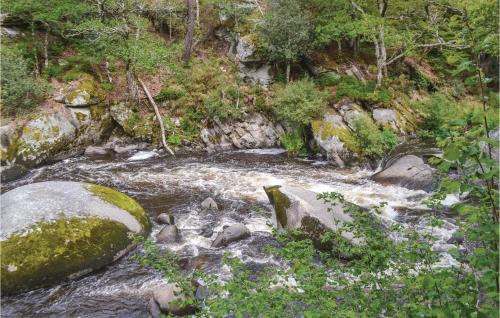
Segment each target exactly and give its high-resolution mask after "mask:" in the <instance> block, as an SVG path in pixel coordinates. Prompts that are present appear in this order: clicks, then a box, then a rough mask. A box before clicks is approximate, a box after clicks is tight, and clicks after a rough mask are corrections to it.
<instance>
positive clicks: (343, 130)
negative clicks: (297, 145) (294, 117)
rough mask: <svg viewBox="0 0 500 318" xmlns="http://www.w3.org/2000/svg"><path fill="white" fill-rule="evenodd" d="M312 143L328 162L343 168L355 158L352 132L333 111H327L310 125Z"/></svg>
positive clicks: (354, 143)
mask: <svg viewBox="0 0 500 318" xmlns="http://www.w3.org/2000/svg"><path fill="white" fill-rule="evenodd" d="M311 126H312V131H313V136H314V141H315V142H316V144H317V145H318V146H319V148H320V150H321V152H322V153H324V154H325V155H326V156H327V158H328V160H331V161H332V162H334V163H335V164H336V165H337V166H339V167H341V168H343V167H344V166H345V165H346V164H347V163H349V162H350V161H353V160H354V159H355V158H356V151H357V150H358V149H356V142H355V139H354V138H355V137H354V135H353V133H352V130H351V129H350V128H349V127H348V126H347V125H346V124H345V123H344V121H343V119H342V116H340V115H339V114H338V113H337V112H336V111H335V110H333V109H329V110H327V111H326V112H325V113H324V115H323V118H322V119H321V120H316V121H314V122H313V123H312V125H311Z"/></svg>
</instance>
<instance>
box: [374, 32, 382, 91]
mask: <svg viewBox="0 0 500 318" xmlns="http://www.w3.org/2000/svg"><path fill="white" fill-rule="evenodd" d="M373 44H374V45H375V57H376V58H377V87H379V86H380V85H382V81H383V79H384V74H383V68H384V62H383V60H382V57H381V52H380V43H379V41H378V38H377V37H373Z"/></svg>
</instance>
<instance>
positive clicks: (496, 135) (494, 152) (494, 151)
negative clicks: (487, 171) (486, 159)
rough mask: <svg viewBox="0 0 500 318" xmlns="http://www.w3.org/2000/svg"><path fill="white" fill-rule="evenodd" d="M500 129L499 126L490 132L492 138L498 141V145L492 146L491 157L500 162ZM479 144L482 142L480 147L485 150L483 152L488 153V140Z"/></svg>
mask: <svg viewBox="0 0 500 318" xmlns="http://www.w3.org/2000/svg"><path fill="white" fill-rule="evenodd" d="M499 131H500V127H497V128H496V129H494V130H491V131H490V132H489V136H490V139H493V140H496V141H497V143H496V145H497V147H494V146H491V158H492V159H493V160H495V161H496V162H499V155H500V153H499V147H498V143H499V141H500V139H499ZM479 144H480V147H481V150H482V151H483V153H485V154H488V151H489V149H488V145H487V144H486V142H484V141H481V142H480V143H479Z"/></svg>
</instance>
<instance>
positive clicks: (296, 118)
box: [273, 79, 327, 128]
mask: <svg viewBox="0 0 500 318" xmlns="http://www.w3.org/2000/svg"><path fill="white" fill-rule="evenodd" d="M326 96H327V95H326V94H325V93H323V92H321V91H320V90H318V89H317V88H316V86H315V85H314V82H312V81H311V80H310V79H304V80H300V81H296V82H293V83H290V84H288V85H286V86H285V87H283V88H282V89H280V90H278V92H277V93H276V98H275V100H274V103H273V109H274V113H275V114H276V116H277V117H278V119H279V120H282V121H284V122H286V123H288V124H291V125H294V126H296V127H297V128H302V127H304V126H307V125H309V124H310V123H311V122H312V121H313V120H314V119H317V118H318V117H320V116H321V114H322V112H323V109H324V108H325V103H326V101H325V99H326Z"/></svg>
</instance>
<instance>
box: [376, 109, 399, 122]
mask: <svg viewBox="0 0 500 318" xmlns="http://www.w3.org/2000/svg"><path fill="white" fill-rule="evenodd" d="M372 116H373V119H374V120H375V121H376V122H380V123H392V122H396V121H397V120H398V116H397V114H396V111H395V110H394V109H388V108H376V109H374V110H373V113H372Z"/></svg>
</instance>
